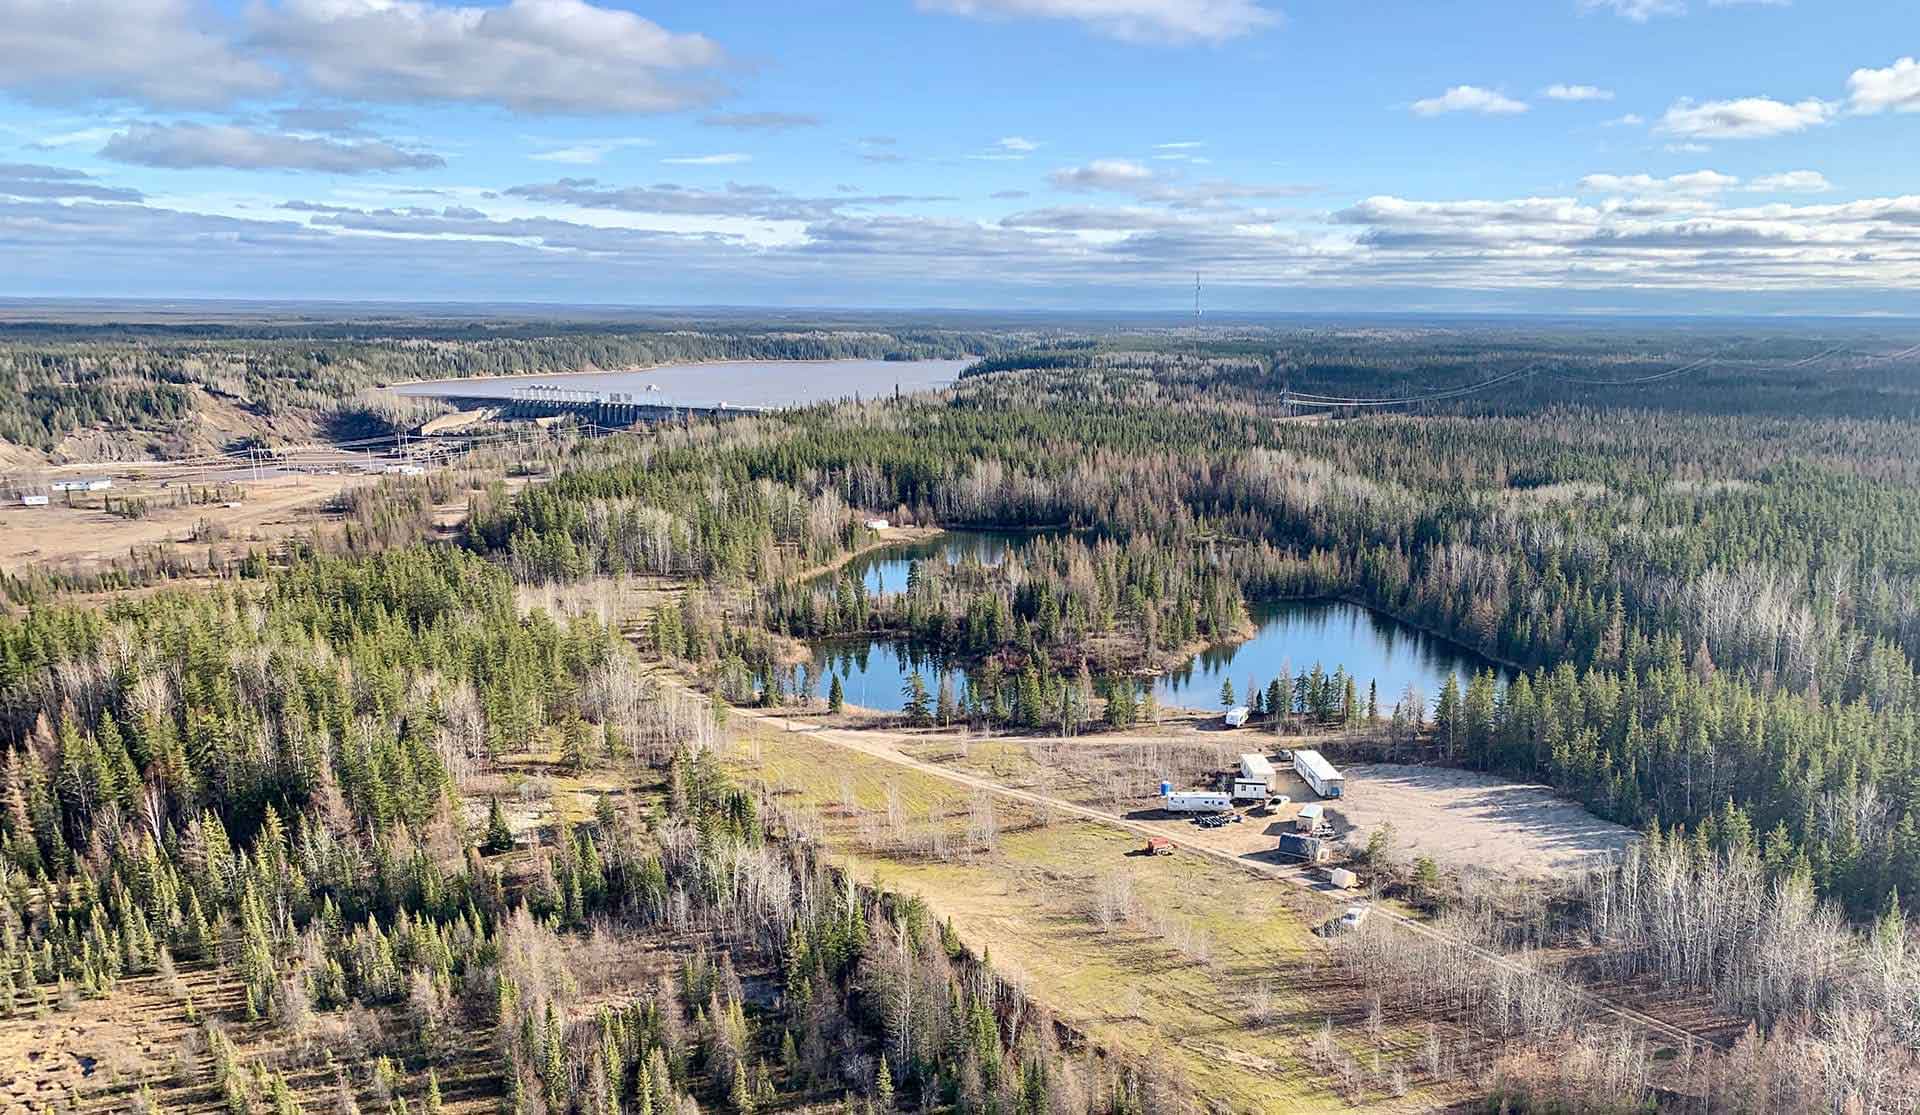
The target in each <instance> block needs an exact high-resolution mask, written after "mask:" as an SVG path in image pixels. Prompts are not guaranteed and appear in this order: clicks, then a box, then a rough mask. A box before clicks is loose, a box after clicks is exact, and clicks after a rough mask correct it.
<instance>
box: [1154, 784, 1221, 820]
mask: <svg viewBox="0 0 1920 1115" xmlns="http://www.w3.org/2000/svg"><path fill="white" fill-rule="evenodd" d="M1160 805H1161V807H1162V808H1163V809H1165V810H1166V811H1167V812H1169V813H1225V812H1227V811H1228V810H1230V809H1232V808H1233V796H1232V795H1231V794H1222V793H1216V792H1214V791H1210V790H1184V791H1182V792H1180V793H1175V792H1174V790H1173V783H1171V782H1162V783H1160Z"/></svg>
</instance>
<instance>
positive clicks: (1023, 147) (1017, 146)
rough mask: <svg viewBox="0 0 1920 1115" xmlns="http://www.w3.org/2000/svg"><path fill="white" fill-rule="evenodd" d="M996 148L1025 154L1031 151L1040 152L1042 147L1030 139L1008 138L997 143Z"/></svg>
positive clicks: (1023, 137)
mask: <svg viewBox="0 0 1920 1115" xmlns="http://www.w3.org/2000/svg"><path fill="white" fill-rule="evenodd" d="M994 146H995V147H998V148H999V149H1000V150H1002V151H1018V152H1020V153H1021V154H1025V153H1027V152H1029V151H1038V150H1040V145H1039V144H1038V143H1036V142H1034V141H1033V140H1030V139H1028V138H1027V137H1025V136H1007V137H1006V138H1004V139H1001V140H999V141H998V142H996V143H995V144H994Z"/></svg>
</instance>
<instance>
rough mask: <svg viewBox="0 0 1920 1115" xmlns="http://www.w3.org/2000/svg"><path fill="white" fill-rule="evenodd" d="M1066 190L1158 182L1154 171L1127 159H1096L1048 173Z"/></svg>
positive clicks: (1127, 187) (1133, 186) (1133, 187)
mask: <svg viewBox="0 0 1920 1115" xmlns="http://www.w3.org/2000/svg"><path fill="white" fill-rule="evenodd" d="M1047 177H1048V180H1049V181H1051V182H1052V183H1053V184H1054V185H1055V186H1058V187H1059V188H1060V189H1063V190H1123V191H1133V190H1140V189H1143V188H1145V187H1147V186H1150V185H1152V184H1153V182H1154V176H1153V171H1151V170H1149V169H1147V168H1146V167H1143V166H1141V165H1140V164H1139V163H1132V162H1128V161H1127V160H1125V159H1095V160H1093V161H1092V162H1090V163H1088V164H1087V165H1085V166H1076V167H1067V168H1065V169H1063V170H1056V171H1054V172H1053V173H1052V174H1050V175H1048V176H1047Z"/></svg>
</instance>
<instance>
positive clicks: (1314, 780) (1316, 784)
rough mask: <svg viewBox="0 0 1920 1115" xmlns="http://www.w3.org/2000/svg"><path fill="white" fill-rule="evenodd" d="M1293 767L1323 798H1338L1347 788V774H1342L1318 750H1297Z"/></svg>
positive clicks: (1294, 754)
mask: <svg viewBox="0 0 1920 1115" xmlns="http://www.w3.org/2000/svg"><path fill="white" fill-rule="evenodd" d="M1293 769H1294V773H1296V774H1298V775H1299V776H1300V777H1301V778H1302V779H1305V780H1306V783H1307V785H1309V786H1312V787H1313V792H1314V793H1316V794H1319V795H1320V796H1321V797H1323V798H1337V797H1339V796H1340V794H1341V792H1342V791H1343V790H1344V789H1345V788H1346V784H1347V776H1346V775H1344V774H1341V773H1340V772H1339V770H1337V769H1336V768H1335V767H1334V765H1333V764H1332V763H1329V762H1327V760H1326V759H1325V758H1324V757H1322V756H1321V754H1320V753H1319V752H1318V751H1295V752H1294V753H1293Z"/></svg>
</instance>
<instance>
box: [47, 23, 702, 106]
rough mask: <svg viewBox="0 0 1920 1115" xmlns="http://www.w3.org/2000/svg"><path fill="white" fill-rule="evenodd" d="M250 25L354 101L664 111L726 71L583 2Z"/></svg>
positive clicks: (691, 49)
mask: <svg viewBox="0 0 1920 1115" xmlns="http://www.w3.org/2000/svg"><path fill="white" fill-rule="evenodd" d="M9 2H18V0H9ZM248 18H249V22H250V23H251V24H252V27H253V32H254V38H255V39H256V40H257V41H258V42H259V43H260V44H261V45H262V46H264V47H266V48H268V49H270V50H272V51H275V52H276V53H279V54H281V55H284V56H286V57H288V58H290V59H292V60H294V61H296V62H298V63H300V64H301V65H302V66H304V68H305V70H306V74H307V77H308V79H309V80H311V81H312V83H313V84H314V85H316V86H317V87H319V88H320V89H322V90H324V91H325V92H328V93H332V94H335V95H338V96H342V97H349V98H354V99H361V100H390V101H464V102H471V103H480V104H497V105H504V106H506V107H508V108H512V109H516V110H519V111H523V112H542V113H612V112H669V111H673V110H675V109H682V108H687V107H689V106H692V105H697V104H701V103H703V102H705V101H708V100H710V99H712V98H713V97H714V96H715V95H717V93H718V92H719V90H718V88H717V86H716V85H715V82H714V79H713V77H712V75H711V71H712V70H713V68H714V67H717V66H719V65H721V64H722V63H723V62H724V61H725V58H724V55H723V54H722V52H721V50H720V47H719V46H718V45H717V44H715V43H714V42H713V41H712V40H711V39H708V38H707V37H705V36H704V35H697V34H676V33H674V32H670V31H668V30H666V29H665V28H663V27H661V26H660V25H659V24H657V23H654V22H653V21H651V20H648V19H644V18H642V17H640V16H637V15H635V14H633V13H632V12H627V11H621V10H618V9H614V8H601V7H595V6H594V5H592V4H589V3H585V2H584V0H508V3H507V4H506V5H505V6H503V7H459V6H454V5H446V4H436V3H431V2H428V0H283V2H282V3H280V4H278V5H275V6H268V5H265V4H261V5H256V6H255V7H253V8H252V9H250V12H249V17H248Z"/></svg>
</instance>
